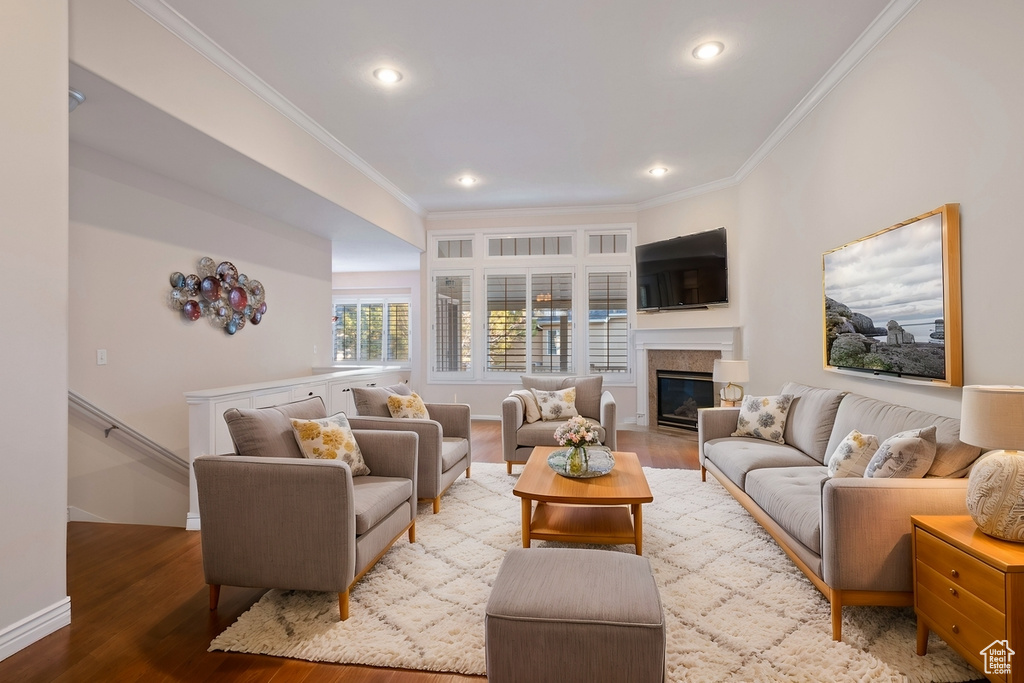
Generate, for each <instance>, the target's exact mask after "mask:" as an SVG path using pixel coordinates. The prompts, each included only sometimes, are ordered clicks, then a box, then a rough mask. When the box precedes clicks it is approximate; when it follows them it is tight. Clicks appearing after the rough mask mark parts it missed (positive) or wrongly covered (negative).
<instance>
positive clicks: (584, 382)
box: [501, 375, 617, 474]
mask: <svg viewBox="0 0 1024 683" xmlns="http://www.w3.org/2000/svg"><path fill="white" fill-rule="evenodd" d="M521 379H522V382H523V387H524V388H526V389H537V390H539V391H555V390H558V389H568V388H569V387H576V411H577V412H578V413H579V414H580V415H582V416H583V417H585V418H587V419H588V420H590V422H592V423H593V424H594V426H596V427H597V430H598V433H599V434H600V435H601V443H602V444H604V445H605V446H608V448H610V449H612V450H613V451H614V450H615V449H616V445H617V444H616V433H615V420H616V408H615V398H614V397H613V396H612V394H611V392H610V391H603V392H602V389H601V387H602V385H603V383H604V378H603V377H601V376H600V375H598V376H595V377H545V376H539V375H523V376H522V378H521ZM525 412H526V406H525V405H524V404H523V400H522V399H521V398H519V397H518V396H509V397H507V398H505V399H504V400H503V401H502V402H501V451H502V458H503V459H504V460H505V466H506V469H507V470H508V473H509V474H511V473H512V465H513V464H522V463H525V462H526V461H527V460H528V459H529V458H530V453H531V452H533V447H534V446H557V445H558V443H557V442H556V441H555V429H556V428H557V427H558V426H559V425H560V424H562V422H564V421H547V422H544V421H537V422H532V423H530V422H527V421H526V416H525Z"/></svg>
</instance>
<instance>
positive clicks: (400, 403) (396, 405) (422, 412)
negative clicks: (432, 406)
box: [388, 392, 430, 420]
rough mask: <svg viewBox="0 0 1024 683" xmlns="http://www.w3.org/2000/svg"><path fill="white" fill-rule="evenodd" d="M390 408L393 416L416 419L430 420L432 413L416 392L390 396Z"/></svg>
mask: <svg viewBox="0 0 1024 683" xmlns="http://www.w3.org/2000/svg"><path fill="white" fill-rule="evenodd" d="M388 410H389V411H390V412H391V417H408V418H412V419H414V420H429V419H430V413H428V412H427V407H426V406H425V405H423V399H422V398H420V395H419V394H417V393H416V392H413V393H412V395H411V396H397V395H395V396H388Z"/></svg>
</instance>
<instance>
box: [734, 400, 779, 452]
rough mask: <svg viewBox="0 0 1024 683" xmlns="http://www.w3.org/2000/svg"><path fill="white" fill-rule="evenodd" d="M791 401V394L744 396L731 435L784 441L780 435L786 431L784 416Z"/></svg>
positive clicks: (777, 441) (776, 441)
mask: <svg viewBox="0 0 1024 683" xmlns="http://www.w3.org/2000/svg"><path fill="white" fill-rule="evenodd" d="M792 402H793V395H792V394H781V395H779V396H747V397H745V398H744V399H743V404H742V405H741V406H740V415H739V418H738V419H737V420H736V431H735V432H733V433H732V435H733V436H752V437H754V438H756V439H764V440H765V441H774V442H775V443H786V441H785V439H783V438H782V435H783V434H784V433H785V431H786V416H787V415H788V414H789V405H790V404H791V403H792Z"/></svg>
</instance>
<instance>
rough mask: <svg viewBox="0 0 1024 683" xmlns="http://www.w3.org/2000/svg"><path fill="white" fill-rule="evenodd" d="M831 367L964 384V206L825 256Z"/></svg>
mask: <svg viewBox="0 0 1024 683" xmlns="http://www.w3.org/2000/svg"><path fill="white" fill-rule="evenodd" d="M822 321H823V329H824V333H823V335H822V336H823V349H822V350H823V360H824V367H825V369H826V370H832V371H837V372H849V373H855V374H858V375H864V376H868V377H875V378H879V379H886V380H893V381H904V382H912V383H916V384H922V383H923V384H932V385H937V386H952V387H959V386H963V325H962V320H961V301H960V205H959V204H944V205H942V206H940V207H939V208H937V209H935V210H934V211H929V212H928V213H924V214H921V215H920V216H916V217H914V218H911V219H909V220H906V221H903V222H902V223H897V224H896V225H892V226H890V227H888V228H885V229H883V230H879V231H878V232H875V233H872V234H870V235H868V236H867V237H862V238H861V239H858V240H854V241H853V242H849V243H847V244H844V245H843V246H841V247H837V248H835V249H832V250H831V251H827V252H825V253H824V254H823V255H822Z"/></svg>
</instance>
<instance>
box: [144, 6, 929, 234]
mask: <svg viewBox="0 0 1024 683" xmlns="http://www.w3.org/2000/svg"><path fill="white" fill-rule="evenodd" d="M129 1H130V2H131V3H132V4H133V5H135V6H136V7H138V8H139V9H140V10H141V11H143V12H145V13H146V14H147V15H148V16H150V17H151V18H152V19H153V20H154V21H156V22H157V23H159V24H160V25H161V26H163V27H164V28H166V29H167V30H168V31H170V32H171V33H173V34H174V35H175V36H177V37H178V38H180V39H181V40H182V41H183V42H185V43H186V44H187V45H189V46H190V47H192V48H193V49H194V50H196V51H197V52H199V53H200V54H201V55H203V56H204V57H206V58H207V59H209V60H210V61H211V62H212V63H213V64H214V65H216V66H217V67H219V68H220V69H221V70H223V71H224V72H225V73H227V74H228V75H229V76H231V77H232V78H234V79H235V80H237V81H238V82H239V83H241V84H242V85H243V86H245V87H246V88H248V89H249V90H250V91H252V92H253V93H254V94H255V95H256V96H257V97H259V98H261V99H262V100H264V101H265V102H267V104H269V105H270V106H272V107H274V108H275V109H276V110H277V111H279V112H280V113H281V114H282V115H283V116H285V117H286V118H288V119H289V120H290V121H292V122H293V123H294V124H295V125H297V126H298V127H299V128H301V129H302V130H304V131H306V132H307V133H308V134H309V135H311V136H312V137H313V138H314V139H316V140H317V141H318V142H320V143H321V144H323V145H324V146H325V147H327V148H328V149H330V150H331V151H332V152H334V153H335V154H337V155H338V156H339V157H341V158H342V159H344V160H345V161H347V162H348V163H350V164H351V165H352V166H353V167H355V168H356V169H358V170H359V171H360V172H361V173H363V175H365V176H366V177H367V178H369V179H370V180H372V181H373V182H375V183H376V184H377V185H379V186H380V187H381V188H382V189H384V190H385V191H386V192H388V193H389V194H391V195H392V196H393V197H395V199H397V200H398V201H400V202H402V204H404V205H405V206H407V207H408V208H409V209H411V210H412V211H414V212H416V213H417V214H418V215H420V216H423V217H424V218H425V219H426V220H427V221H442V220H480V219H486V218H501V217H527V216H531V217H535V216H564V215H568V214H575V213H597V214H600V213H620V212H635V211H643V210H645V209H652V208H655V207H658V206H664V205H665V204H671V203H673V202H677V201H681V200H684V199H690V198H692V197H697V196H700V195H703V194H708V193H710V192H716V191H719V190H723V189H726V188H729V187H733V186H735V185H738V184H739V183H741V182H742V181H743V180H744V179H745V178H746V177H747V176H748V175H750V173H751V172H752V171H753V170H754V169H755V168H757V166H758V165H759V164H760V163H761V162H762V161H764V160H765V159H766V158H767V157H768V155H769V154H771V153H772V151H773V150H774V149H775V148H776V147H778V145H779V144H780V143H781V142H782V141H783V140H785V139H786V137H787V136H789V134H790V133H791V132H792V131H793V130H795V129H796V127H797V126H799V125H800V123H801V122H803V120H804V119H805V118H806V117H807V116H808V115H809V114H810V113H811V112H812V111H813V110H814V109H815V107H817V106H818V105H819V104H820V103H821V102H822V101H823V100H824V99H825V98H826V97H827V96H828V94H829V93H830V92H832V90H833V89H834V88H835V87H836V86H837V85H839V83H840V82H842V80H843V79H844V78H846V76H847V75H848V74H849V73H850V72H851V71H853V70H854V68H856V66H857V65H858V64H860V62H861V61H862V60H863V59H864V58H865V57H866V56H867V55H868V53H870V52H871V51H872V50H873V49H874V48H875V46H877V45H878V43H880V42H881V41H882V39H883V38H885V36H887V35H888V34H889V32H890V31H892V29H893V28H895V27H896V25H897V24H899V23H900V22H901V21H902V20H903V18H904V17H906V16H907V14H909V13H910V11H911V10H912V9H914V7H916V6H917V4H918V2H920V0H892V1H891V2H890V3H889V4H888V5H887V6H886V7H885V9H884V10H882V12H881V13H880V14H879V15H878V16H877V17H876V18H875V20H874V21H872V22H871V24H870V25H869V26H868V27H867V28H866V29H864V31H863V32H862V33H861V34H860V36H858V37H857V40H855V41H854V42H853V44H852V45H851V46H850V47H849V48H847V50H846V51H845V52H844V53H843V54H842V55H841V56H840V57H839V59H838V60H837V61H836V63H835V64H833V65H832V66H831V68H829V70H828V71H827V72H825V75H824V76H822V77H821V79H820V80H819V81H818V82H817V83H815V85H814V87H812V88H811V90H810V91H809V92H808V93H807V94H806V95H804V97H803V99H801V100H800V102H799V103H798V104H797V105H796V107H794V108H793V109H792V110H791V111H790V112H789V114H787V115H786V118H784V119H783V120H782V122H781V123H780V124H779V125H778V126H777V127H776V128H775V130H774V131H772V133H771V135H769V136H768V138H767V139H766V140H765V141H764V142H763V143H761V145H760V146H759V147H758V148H757V149H756V150H755V151H754V153H753V154H752V155H751V156H750V157H749V158H748V159H747V160H746V161H745V162H744V163H743V165H741V166H740V167H739V169H737V171H736V172H735V173H734V174H733V175H731V176H729V177H727V178H722V179H720V180H714V181H711V182H709V183H705V184H703V185H697V186H694V187H690V188H686V189H683V190H680V191H678V192H673V193H671V194H667V195H662V196H660V197H655V198H653V199H648V200H645V201H642V202H639V203H637V204H611V205H598V206H561V207H547V208H515V209H483V210H469V211H436V212H427V211H424V209H423V208H422V207H421V206H420V205H419V203H417V202H416V200H414V199H413V198H412V197H410V196H409V195H407V194H405V193H404V192H402V190H401V189H399V188H398V186H397V185H395V184H394V183H392V182H391V181H390V180H388V179H387V178H385V177H384V176H383V175H381V174H380V172H378V171H377V170H376V169H374V168H373V167H372V166H370V165H369V164H368V163H367V162H366V161H364V160H363V159H362V158H361V157H359V156H358V155H357V154H356V153H355V152H353V151H352V150H351V149H349V148H348V147H346V146H345V145H344V144H343V143H342V142H341V141H340V140H338V139H337V138H335V137H334V136H332V135H331V134H330V133H329V132H327V130H325V129H324V128H323V127H322V126H320V124H318V123H317V122H316V121H314V120H313V119H312V118H310V117H309V116H307V115H306V114H305V113H304V112H303V111H302V110H300V109H299V108H298V107H296V106H295V105H293V104H292V103H291V102H289V101H288V100H287V99H286V98H285V97H284V96H283V95H281V94H280V93H279V92H277V91H276V90H274V89H273V88H272V87H270V86H269V85H268V84H267V83H266V82H264V81H263V80H262V79H260V78H259V77H258V76H257V75H256V74H254V73H253V72H252V71H250V70H249V69H248V68H246V67H245V66H244V65H243V64H242V63H241V62H239V61H238V60H237V59H235V58H234V57H232V56H231V55H230V54H229V53H228V52H227V51H226V50H224V49H223V48H222V47H220V46H219V45H218V44H217V43H216V42H214V41H213V40H212V39H211V38H210V37H209V36H207V35H206V34H204V33H203V32H202V31H200V30H199V29H198V28H196V27H195V26H194V25H192V24H191V23H190V22H189V21H188V20H187V19H185V17H183V16H182V15H180V14H179V13H178V12H177V11H176V10H174V9H173V8H171V7H169V6H168V5H167V4H166V3H165V2H164V1H163V0H129Z"/></svg>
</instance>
